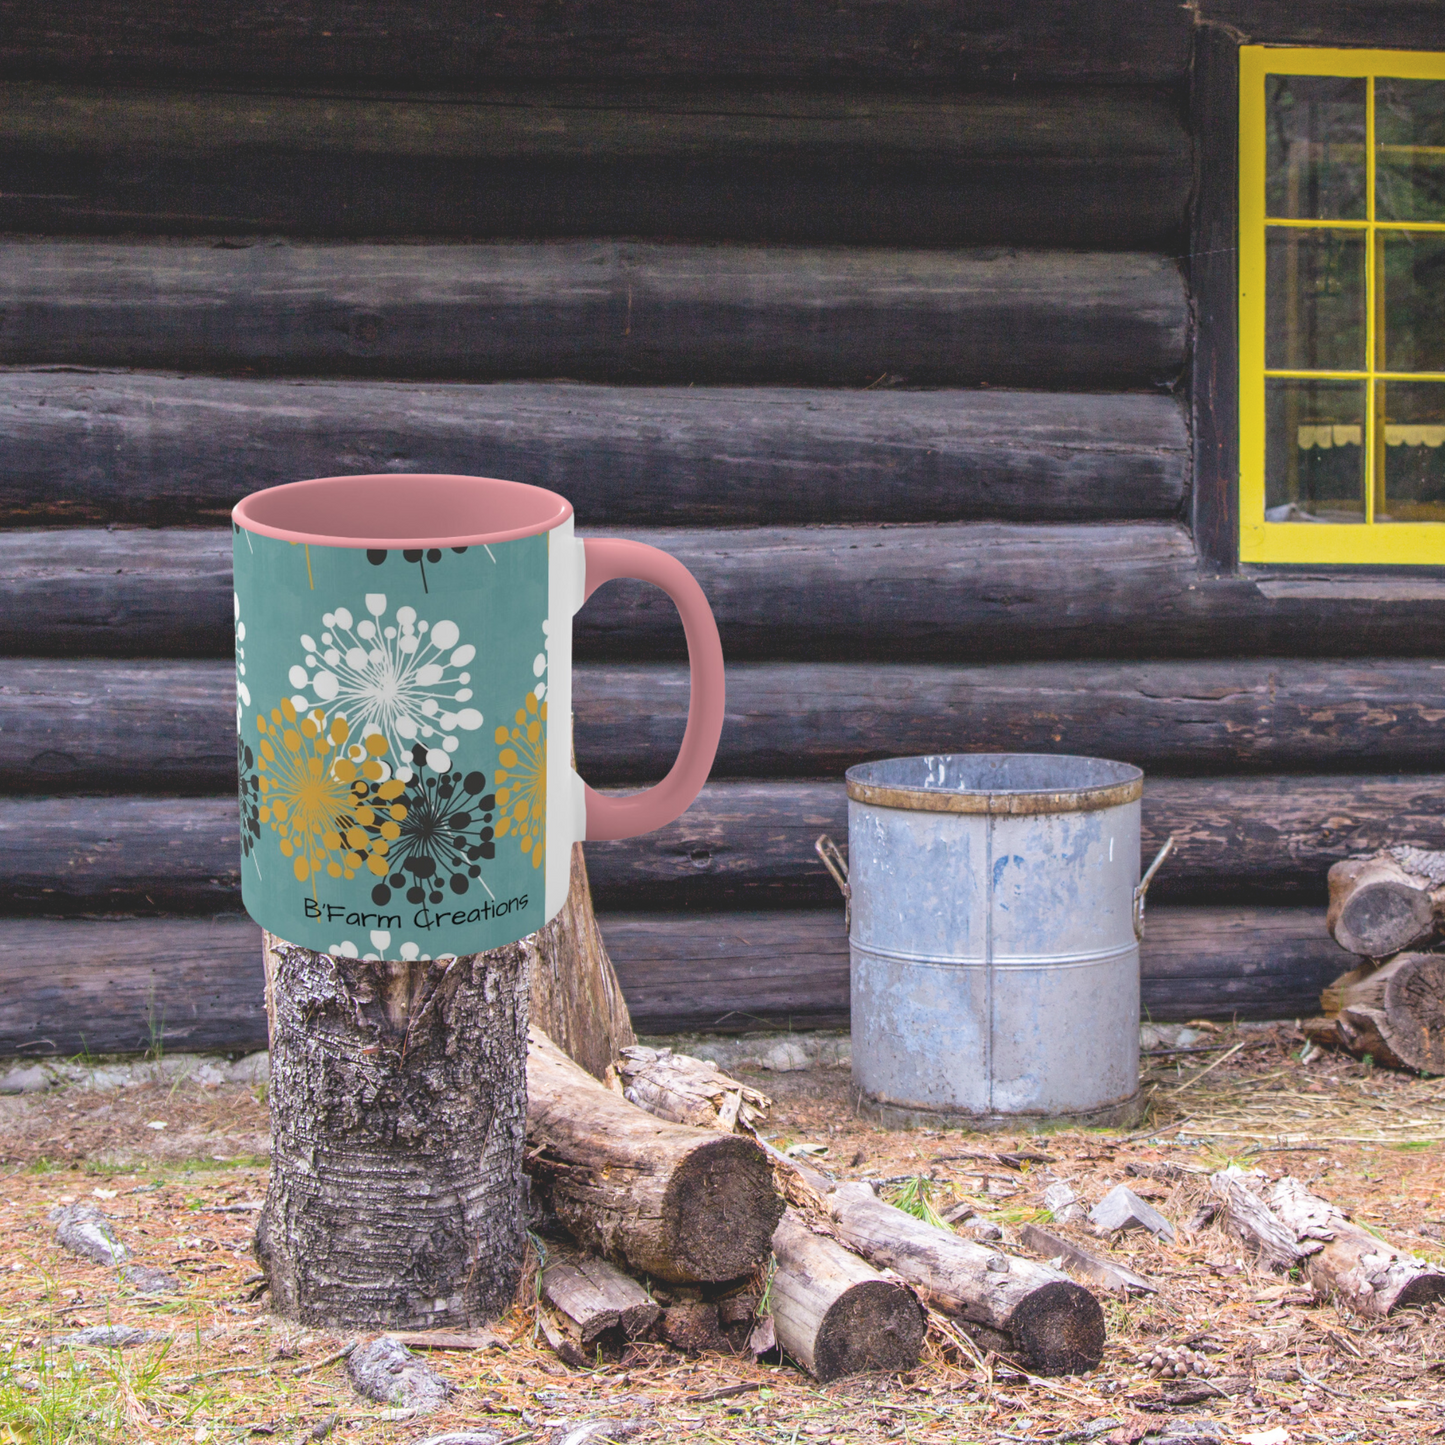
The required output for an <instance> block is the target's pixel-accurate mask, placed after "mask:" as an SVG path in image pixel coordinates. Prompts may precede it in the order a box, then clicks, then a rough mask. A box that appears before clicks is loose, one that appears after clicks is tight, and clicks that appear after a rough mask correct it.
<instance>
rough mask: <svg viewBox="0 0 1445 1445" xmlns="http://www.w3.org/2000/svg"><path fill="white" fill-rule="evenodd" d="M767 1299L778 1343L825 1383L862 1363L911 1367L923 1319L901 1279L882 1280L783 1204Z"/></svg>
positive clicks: (852, 1372)
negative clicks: (814, 1231) (784, 1207)
mask: <svg viewBox="0 0 1445 1445" xmlns="http://www.w3.org/2000/svg"><path fill="white" fill-rule="evenodd" d="M773 1257H774V1259H775V1260H776V1261H777V1268H776V1269H775V1270H774V1271H773V1276H772V1280H771V1282H770V1283H769V1286H768V1303H769V1308H770V1309H771V1311H772V1318H773V1328H774V1330H775V1331H776V1333H777V1339H778V1344H779V1345H781V1346H782V1347H783V1349H784V1350H785V1351H786V1352H787V1353H788V1355H789V1356H790V1357H791V1358H792V1359H794V1360H796V1361H797V1362H798V1364H800V1365H801V1366H802V1367H803V1368H804V1369H805V1370H807V1371H808V1373H809V1374H810V1375H813V1376H815V1377H816V1378H817V1379H818V1380H820V1381H823V1382H824V1383H826V1382H827V1381H829V1380H837V1379H840V1378H841V1377H842V1376H844V1375H856V1374H858V1373H860V1372H861V1371H863V1370H880V1371H887V1372H889V1373H890V1374H891V1373H896V1372H898V1371H900V1370H911V1369H912V1368H913V1367H914V1365H916V1364H917V1363H918V1358H919V1355H920V1354H921V1353H922V1351H923V1337H924V1334H925V1333H926V1332H927V1327H928V1326H927V1318H926V1316H925V1315H924V1312H923V1307H922V1306H921V1305H920V1304H919V1302H918V1299H917V1297H916V1296H915V1295H914V1293H913V1291H912V1290H911V1289H909V1288H908V1286H907V1285H905V1284H901V1283H899V1282H897V1281H896V1280H890V1279H885V1278H884V1277H883V1275H881V1274H879V1273H878V1271H877V1270H876V1269H873V1268H871V1267H870V1266H868V1265H866V1264H865V1263H864V1262H863V1261H862V1260H861V1259H859V1258H858V1257H857V1256H856V1255H853V1254H850V1253H849V1252H848V1251H847V1250H846V1249H844V1248H843V1246H842V1245H841V1244H839V1243H838V1242H837V1241H836V1240H833V1239H829V1238H828V1237H827V1236H826V1235H822V1234H814V1233H813V1232H812V1231H811V1230H810V1229H809V1228H808V1226H807V1225H806V1224H805V1223H804V1222H803V1219H802V1217H801V1216H800V1215H799V1214H798V1213H797V1211H796V1210H793V1209H789V1210H788V1211H787V1212H786V1213H785V1214H784V1215H783V1217H782V1219H780V1220H779V1221H778V1227H777V1230H776V1232H775V1233H774V1235H773Z"/></svg>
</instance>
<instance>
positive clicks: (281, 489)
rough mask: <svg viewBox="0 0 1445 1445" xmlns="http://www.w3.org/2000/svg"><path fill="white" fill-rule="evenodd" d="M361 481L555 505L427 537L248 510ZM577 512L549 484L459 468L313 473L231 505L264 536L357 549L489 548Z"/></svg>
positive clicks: (237, 518) (236, 518) (236, 516)
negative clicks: (472, 490) (283, 519)
mask: <svg viewBox="0 0 1445 1445" xmlns="http://www.w3.org/2000/svg"><path fill="white" fill-rule="evenodd" d="M355 482H408V483H412V484H417V483H421V484H427V483H442V484H446V486H447V488H448V489H450V490H454V489H455V484H457V483H482V484H484V485H486V486H487V487H489V488H504V489H506V490H507V491H509V492H513V493H519V494H522V493H524V494H526V498H527V500H529V501H530V500H532V499H536V501H537V502H538V503H539V504H550V510H549V511H548V512H547V514H546V515H542V516H539V517H538V518H537V520H535V521H529V522H527V523H525V524H524V525H521V526H516V527H504V528H500V529H497V530H494V531H489V532H468V533H454V534H453V533H449V534H446V535H437V534H434V533H431V534H424V535H422V536H407V537H391V536H366V537H352V536H337V535H333V534H331V533H322V532H314V531H303V530H299V529H297V528H291V527H280V526H276V525H275V524H274V523H270V522H263V521H259V520H258V519H257V518H255V517H253V516H251V515H250V513H249V511H248V508H250V507H251V506H252V505H253V504H254V503H257V502H261V504H262V505H263V506H265V505H266V501H265V499H268V498H269V499H273V500H274V499H276V498H278V497H281V496H283V495H285V494H289V495H290V496H293V497H294V496H297V495H298V494H305V493H307V492H310V491H314V490H315V489H317V488H330V489H334V490H336V491H337V492H338V493H344V490H345V486H344V484H346V483H355ZM571 516H572V504H571V502H569V501H568V500H567V499H566V497H563V496H561V495H560V494H558V493H557V492H553V491H549V490H548V489H547V488H546V487H534V486H532V485H531V484H530V483H528V482H510V481H506V480H504V479H503V478H501V477H476V476H466V475H464V474H462V473H459V472H365V473H357V474H355V475H348V476H335V477H308V478H307V479H305V480H304V481H298V482H282V483H281V484H280V485H279V486H274V487H263V488H262V489H261V490H260V491H257V492H252V493H251V494H250V495H249V496H246V497H243V498H242V499H241V500H240V501H239V502H237V503H236V505H235V506H234V507H233V508H232V509H231V520H232V521H233V522H234V523H235V524H236V526H238V527H241V528H244V529H245V530H246V531H248V532H255V533H257V534H258V535H260V536H263V537H275V538H277V539H278V540H279V541H282V542H303V543H305V544H306V545H307V546H310V547H349V548H354V549H357V550H362V549H365V550H375V551H381V550H385V551H391V550H393V549H396V548H416V547H483V546H486V545H488V544H489V543H492V542H512V541H515V540H517V539H518V538H519V537H535V536H539V535H541V534H542V533H545V532H550V531H552V530H553V529H554V528H556V527H559V526H561V525H562V524H563V523H564V522H566V521H567V520H568V518H570V517H571Z"/></svg>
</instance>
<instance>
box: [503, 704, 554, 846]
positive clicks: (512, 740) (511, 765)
mask: <svg viewBox="0 0 1445 1445" xmlns="http://www.w3.org/2000/svg"><path fill="white" fill-rule="evenodd" d="M496 738H497V744H498V746H499V747H500V748H501V751H500V752H499V753H498V754H497V764H498V766H497V770H496V773H495V775H494V778H493V781H495V782H496V783H497V784H498V785H499V786H498V788H497V813H498V819H497V837H498V838H505V837H508V836H509V835H510V836H511V837H514V838H516V840H517V843H518V846H519V847H520V848H521V850H522V852H523V854H524V855H525V856H527V857H529V858H531V860H532V867H534V868H540V867H541V866H542V860H543V859H544V858H546V856H547V704H546V703H545V702H539V701H538V700H537V697H536V695H535V694H533V693H530V692H529V693H528V694H527V701H526V705H525V706H523V707H519V708H518V709H517V715H516V717H515V718H514V719H513V720H512V724H511V726H510V727H508V726H506V725H503V726H502V727H499V728H498V729H497V733H496Z"/></svg>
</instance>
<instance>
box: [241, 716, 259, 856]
mask: <svg viewBox="0 0 1445 1445" xmlns="http://www.w3.org/2000/svg"><path fill="white" fill-rule="evenodd" d="M236 773H237V777H238V791H239V794H240V799H241V857H242V858H249V857H250V856H251V854H252V852H253V851H254V849H255V847H256V844H257V843H258V842H259V841H260V839H261V819H260V812H261V789H260V785H259V783H258V782H257V778H256V755H255V753H253V752H252V751H251V749H250V748H249V747H248V746H247V744H246V743H244V742H243V741H242V740H241V739H240V738H237V739H236Z"/></svg>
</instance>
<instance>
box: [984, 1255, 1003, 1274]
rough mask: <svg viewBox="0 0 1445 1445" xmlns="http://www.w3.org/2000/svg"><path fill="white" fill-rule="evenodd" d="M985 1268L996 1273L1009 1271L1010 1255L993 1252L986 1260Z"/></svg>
mask: <svg viewBox="0 0 1445 1445" xmlns="http://www.w3.org/2000/svg"><path fill="white" fill-rule="evenodd" d="M984 1268H985V1269H987V1270H990V1271H992V1272H993V1273H994V1274H1007V1273H1008V1256H1007V1255H1003V1254H991V1255H989V1257H988V1258H987V1259H986V1260H985V1261H984Z"/></svg>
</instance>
